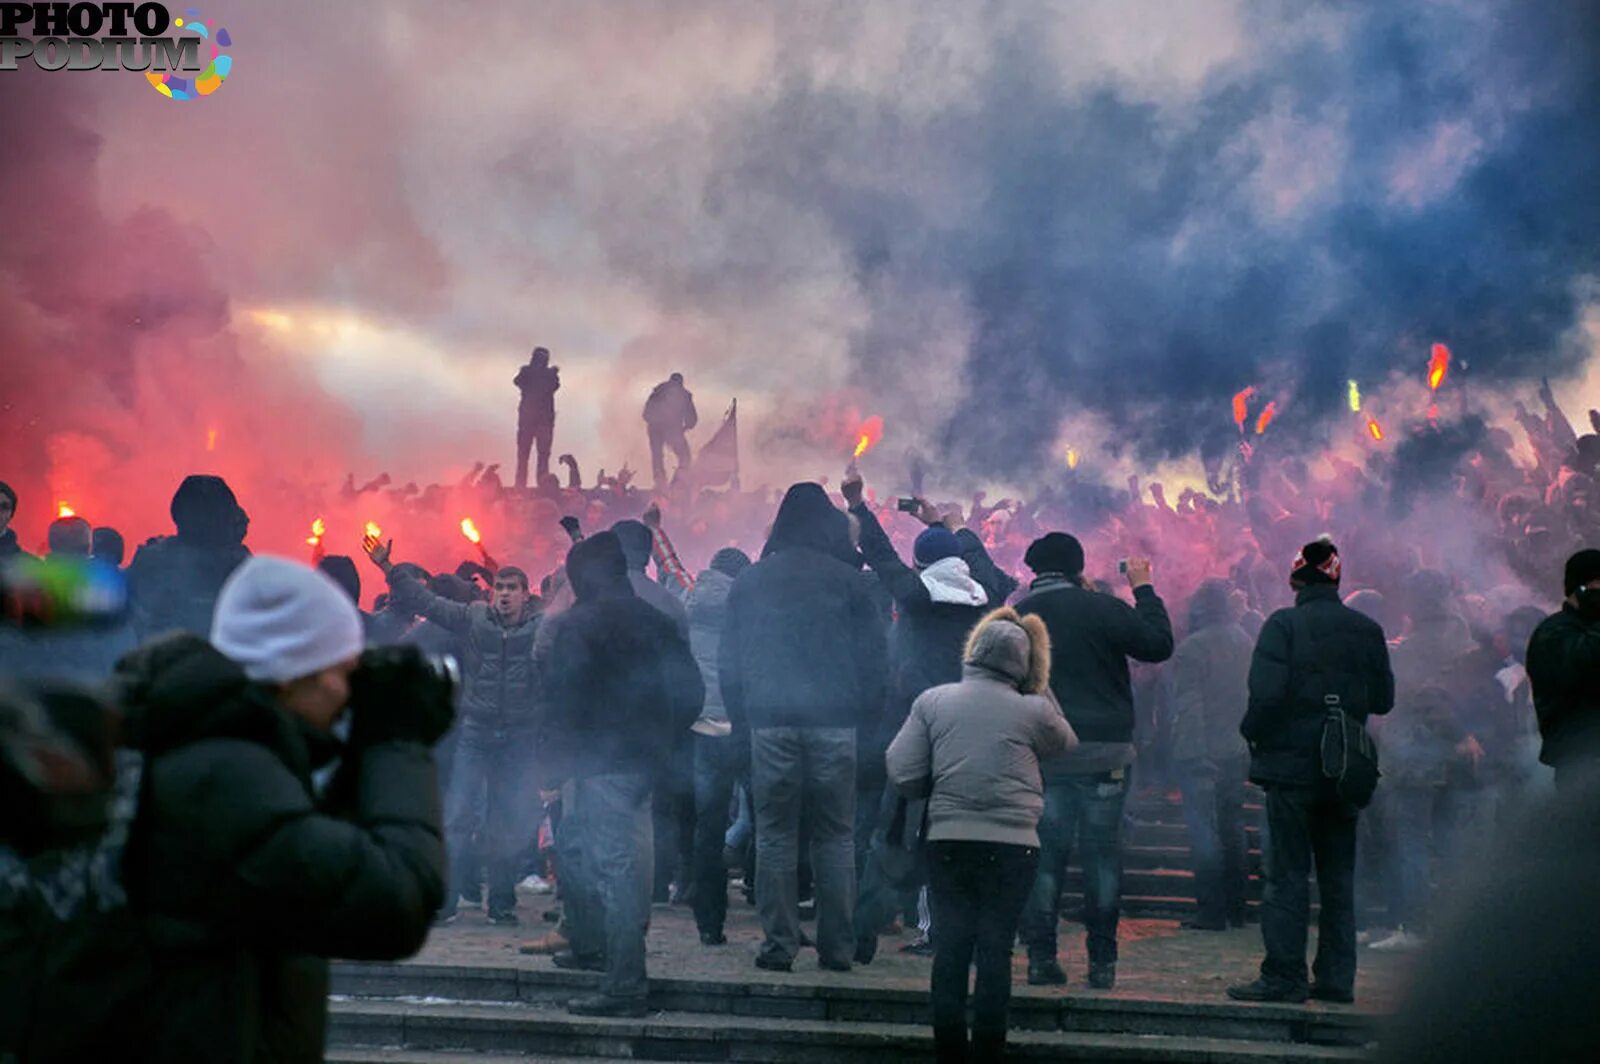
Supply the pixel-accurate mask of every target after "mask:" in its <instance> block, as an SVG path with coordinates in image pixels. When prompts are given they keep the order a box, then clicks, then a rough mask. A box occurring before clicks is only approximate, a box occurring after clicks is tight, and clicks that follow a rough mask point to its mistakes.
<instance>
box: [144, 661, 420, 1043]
mask: <svg viewBox="0 0 1600 1064" xmlns="http://www.w3.org/2000/svg"><path fill="white" fill-rule="evenodd" d="M119 672H120V679H121V681H122V682H123V686H124V688H125V697H124V702H125V704H126V705H127V706H128V711H129V732H130V734H131V735H132V737H133V740H134V743H135V745H137V746H138V747H139V748H140V749H141V750H142V751H143V753H144V755H145V759H146V769H145V771H146V781H145V788H146V789H145V796H144V799H143V802H142V804H141V807H140V812H139V815H138V818H137V820H136V821H135V823H134V828H133V835H132V840H131V842H130V844H129V852H128V858H127V863H126V866H125V876H126V882H127V887H128V893H129V897H130V900H131V903H132V905H133V909H134V912H135V913H136V914H137V915H138V918H139V920H140V921H141V923H142V925H143V927H144V937H145V938H146V939H147V941H148V942H149V945H150V950H151V973H152V974H151V975H150V976H149V978H148V982H147V985H146V986H145V987H144V988H143V990H141V991H140V993H141V995H142V996H143V997H144V998H145V1000H146V1003H147V1008H146V1009H145V1010H144V1011H145V1013H146V1014H147V1015H148V1016H149V1017H151V1018H152V1019H153V1020H154V1024H153V1026H154V1028H155V1029H154V1030H152V1031H150V1032H148V1033H147V1037H148V1038H149V1039H151V1041H150V1042H149V1043H148V1048H149V1053H150V1059H152V1060H160V1061H190V1060H193V1061H202V1060H203V1061H250V1062H258V1061H303V1062H307V1064H310V1062H312V1061H320V1060H322V1050H323V1034H324V1030H325V1028H326V1026H327V995H328V964H327V959H326V958H329V957H345V958H352V959H357V960H397V959H400V958H403V957H406V956H409V955H410V954H412V953H415V952H416V951H417V950H418V949H420V948H421V946H422V943H423V940H424V939H425V938H426V936H427V933H428V927H429V924H430V921H431V920H432V916H433V913H434V911H435V910H436V909H437V908H438V907H439V904H440V902H441V901H442V899H443V896H444V869H445V864H444V846H443V843H442V842H441V841H440V823H439V808H438V804H439V802H438V788H437V782H436V780H435V778H434V768H433V761H432V758H431V756H430V755H429V752H428V751H427V750H426V749H425V748H424V747H422V746H421V745H418V744H415V743H407V742H387V743H382V744H379V745H376V746H373V747H371V748H369V749H366V750H362V751H345V755H346V760H345V762H344V764H343V765H342V766H341V768H340V770H339V773H338V775H337V776H336V777H335V779H334V782H333V784H332V785H331V787H330V788H329V792H328V793H329V795H330V796H337V797H330V798H329V799H328V800H326V801H319V799H318V797H317V795H316V793H315V792H314V790H313V787H312V784H311V773H312V770H313V768H314V767H316V765H317V763H318V761H319V760H325V759H326V758H327V756H328V755H329V754H331V753H334V752H335V751H336V745H335V744H334V743H333V741H332V740H331V739H330V738H328V737H327V736H322V735H319V734H318V733H316V732H314V731H312V730H311V729H310V728H309V727H307V726H306V725H304V724H303V723H302V722H300V721H299V720H298V719H297V718H295V717H293V716H291V715H290V714H289V713H287V712H286V711H284V710H283V709H281V708H280V707H279V706H278V705H277V703H276V701H275V700H274V699H273V697H272V695H271V694H270V693H269V692H268V691H267V689H266V688H263V687H261V686H259V685H256V684H252V683H250V682H249V681H247V680H246V679H245V677H244V674H243V673H242V672H241V671H240V670H239V668H238V666H236V665H234V664H233V663H232V662H230V661H229V660H228V659H227V658H225V657H223V656H222V655H221V654H219V653H218V652H217V651H216V650H214V649H213V648H212V647H211V646H210V645H209V644H207V643H205V642H204V641H202V640H200V639H197V638H193V637H179V638H176V639H173V640H165V641H160V642H158V643H156V644H153V645H151V646H148V647H146V648H144V649H142V650H140V651H139V652H138V653H136V654H134V655H132V656H130V658H128V659H127V660H126V661H125V662H124V663H123V665H122V666H121V667H120V670H119ZM141 1048H143V1047H141Z"/></svg>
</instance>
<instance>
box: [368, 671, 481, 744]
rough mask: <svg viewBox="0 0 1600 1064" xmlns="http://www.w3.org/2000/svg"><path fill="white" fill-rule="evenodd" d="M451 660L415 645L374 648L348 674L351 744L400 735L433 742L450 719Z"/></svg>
mask: <svg viewBox="0 0 1600 1064" xmlns="http://www.w3.org/2000/svg"><path fill="white" fill-rule="evenodd" d="M456 679H457V671H456V664H455V659H454V658H450V657H441V656H437V655H429V654H424V653H423V652H422V651H420V650H418V649H417V648H416V647H414V646H390V647H376V648H374V649H372V650H368V651H366V652H365V653H364V654H362V655H361V661H360V665H359V667H358V668H357V669H356V671H355V674H354V675H353V676H351V678H350V717H351V720H350V745H351V746H353V747H356V748H365V747H369V746H375V745H377V744H378V743H384V742H391V741H395V740H400V741H404V742H413V743H421V744H422V745H423V746H432V745H433V744H434V743H436V742H438V741H439V740H440V739H441V738H443V737H444V733H445V732H447V731H449V730H450V722H451V721H452V720H453V719H454V718H455V712H456V711H455V688H456Z"/></svg>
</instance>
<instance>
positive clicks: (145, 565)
mask: <svg viewBox="0 0 1600 1064" xmlns="http://www.w3.org/2000/svg"><path fill="white" fill-rule="evenodd" d="M171 513H172V522H173V524H174V525H175V526H176V527H177V530H178V534H177V535H175V536H158V537H156V538H154V539H151V540H149V541H147V542H146V543H145V544H144V546H142V547H140V548H139V549H138V551H137V552H136V553H135V554H134V556H133V561H132V562H131V563H130V564H129V565H128V594H129V597H130V599H131V601H132V605H133V624H134V629H135V631H136V633H137V635H138V636H139V638H140V639H141V640H143V639H149V638H150V637H152V636H156V635H162V634H164V633H167V632H190V633H193V634H194V635H198V636H201V637H202V638H204V637H207V636H209V635H210V634H211V615H212V613H213V612H215V610H216V606H217V596H218V595H219V594H221V593H222V585H223V583H225V582H226V581H227V579H228V577H229V576H231V575H232V574H233V571H234V570H235V569H237V568H238V567H239V566H240V565H242V564H243V563H244V562H245V561H246V560H247V559H248V558H249V557H250V550H249V548H248V547H246V546H245V545H244V537H245V532H246V531H247V530H248V529H249V527H250V518H249V517H248V516H247V515H246V514H245V512H244V510H243V509H242V508H241V507H240V506H239V503H238V500H237V499H235V498H234V495H233V491H232V489H230V488H229V487H228V485H227V483H226V482H225V481H223V479H222V478H221V477H212V476H191V477H186V478H185V479H184V481H183V483H182V484H181V485H179V487H178V490H177V493H176V494H174V495H173V497H172V507H171Z"/></svg>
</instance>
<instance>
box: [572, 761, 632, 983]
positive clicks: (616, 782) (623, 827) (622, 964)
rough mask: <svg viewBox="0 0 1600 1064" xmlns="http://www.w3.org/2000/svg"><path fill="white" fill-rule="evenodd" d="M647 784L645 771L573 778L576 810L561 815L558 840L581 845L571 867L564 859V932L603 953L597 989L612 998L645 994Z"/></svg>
mask: <svg viewBox="0 0 1600 1064" xmlns="http://www.w3.org/2000/svg"><path fill="white" fill-rule="evenodd" d="M652 789H653V787H652V781H651V779H650V777H648V776H645V775H640V774H633V773H616V774H613V775H606V776H587V777H584V778H583V779H580V780H578V781H577V782H576V783H575V785H574V787H573V806H574V808H573V809H571V810H570V811H568V812H567V814H566V816H565V817H563V823H562V834H563V838H564V839H568V840H570V841H569V842H568V845H571V844H572V843H573V842H575V843H576V845H577V846H578V848H579V859H578V861H577V862H576V867H575V868H571V869H569V868H568V867H567V865H566V864H565V863H564V864H563V865H562V871H563V873H564V874H565V876H566V878H565V881H564V882H563V885H562V891H563V897H564V899H565V907H566V913H565V915H566V919H567V937H568V939H569V941H571V943H572V950H573V952H574V953H577V954H580V955H584V956H602V955H603V956H604V957H605V962H606V970H605V974H604V975H603V976H602V977H601V979H600V992H601V993H603V994H606V995H608V996H611V997H628V998H642V997H644V996H645V992H646V982H645V971H644V936H645V931H646V930H648V928H649V926H650V887H651V880H652V879H653V878H654V877H653V874H652V873H653V868H652V865H653V857H652V852H653V849H654V847H653V845H652V843H653V840H652V838H651V835H652V834H653V831H652V824H651V818H650V794H651V791H652Z"/></svg>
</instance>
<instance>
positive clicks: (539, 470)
mask: <svg viewBox="0 0 1600 1064" xmlns="http://www.w3.org/2000/svg"><path fill="white" fill-rule="evenodd" d="M555 430H556V424H555V422H554V421H528V420H526V419H521V418H519V419H518V421H517V481H516V484H517V487H519V488H525V487H527V486H528V451H529V450H532V449H534V447H535V445H537V450H538V463H537V464H536V465H535V466H534V473H535V476H534V478H533V482H534V484H535V485H538V484H539V483H541V482H542V481H543V480H544V478H545V477H547V476H549V474H550V441H551V439H552V437H554V435H555Z"/></svg>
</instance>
